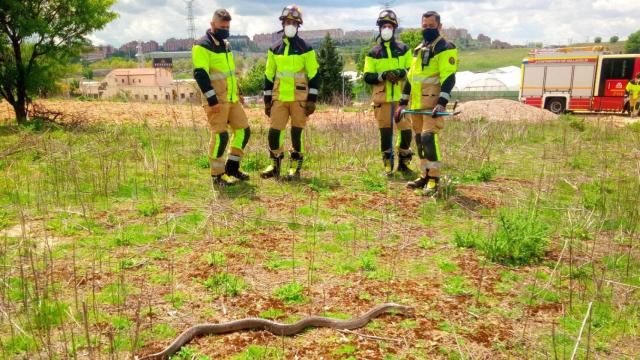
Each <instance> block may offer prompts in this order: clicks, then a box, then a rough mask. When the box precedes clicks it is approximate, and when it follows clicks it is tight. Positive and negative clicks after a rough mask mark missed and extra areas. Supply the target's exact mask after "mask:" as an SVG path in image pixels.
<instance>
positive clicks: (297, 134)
mask: <svg viewBox="0 0 640 360" xmlns="http://www.w3.org/2000/svg"><path fill="white" fill-rule="evenodd" d="M303 131H304V129H303V128H301V127H295V126H292V127H291V146H292V147H293V150H295V151H296V152H299V153H300V152H302V132H303Z"/></svg>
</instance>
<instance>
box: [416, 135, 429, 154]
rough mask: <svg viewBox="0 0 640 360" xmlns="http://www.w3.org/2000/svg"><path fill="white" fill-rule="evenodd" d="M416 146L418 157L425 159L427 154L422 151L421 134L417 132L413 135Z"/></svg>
mask: <svg viewBox="0 0 640 360" xmlns="http://www.w3.org/2000/svg"><path fill="white" fill-rule="evenodd" d="M415 141H416V148H417V149H418V157H419V158H420V159H426V158H427V155H426V154H425V152H424V146H422V134H420V133H418V134H416V135H415Z"/></svg>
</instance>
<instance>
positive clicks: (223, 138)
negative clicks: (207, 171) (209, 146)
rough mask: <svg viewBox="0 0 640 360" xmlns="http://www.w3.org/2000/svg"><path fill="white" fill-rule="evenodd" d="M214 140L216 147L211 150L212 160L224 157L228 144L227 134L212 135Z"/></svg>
mask: <svg viewBox="0 0 640 360" xmlns="http://www.w3.org/2000/svg"><path fill="white" fill-rule="evenodd" d="M213 136H215V138H216V145H215V147H214V148H213V154H211V155H212V156H213V157H214V158H216V159H217V158H221V157H222V156H223V155H224V151H225V150H226V149H227V145H228V144H229V133H228V132H226V131H225V132H222V133H218V134H214V135H213Z"/></svg>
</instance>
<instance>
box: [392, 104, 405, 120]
mask: <svg viewBox="0 0 640 360" xmlns="http://www.w3.org/2000/svg"><path fill="white" fill-rule="evenodd" d="M406 108H407V106H406V105H398V108H397V109H396V112H395V114H393V120H394V121H395V122H396V123H399V122H400V119H401V118H402V112H403V111H404V109H406Z"/></svg>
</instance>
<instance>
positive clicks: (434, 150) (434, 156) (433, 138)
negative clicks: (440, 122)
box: [420, 132, 440, 161]
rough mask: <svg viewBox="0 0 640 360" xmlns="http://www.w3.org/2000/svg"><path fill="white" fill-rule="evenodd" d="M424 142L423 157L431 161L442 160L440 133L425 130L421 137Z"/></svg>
mask: <svg viewBox="0 0 640 360" xmlns="http://www.w3.org/2000/svg"><path fill="white" fill-rule="evenodd" d="M420 142H421V143H422V151H423V155H424V157H423V156H420V158H421V159H427V160H429V161H440V145H439V144H438V134H434V133H430V132H423V133H422V135H421V138H420Z"/></svg>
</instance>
